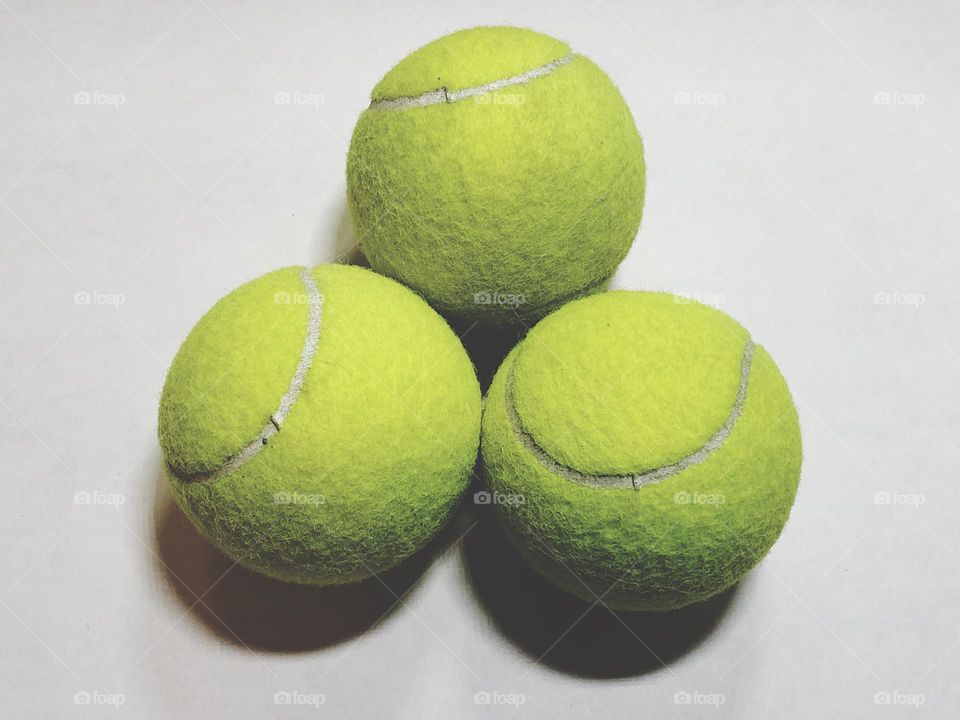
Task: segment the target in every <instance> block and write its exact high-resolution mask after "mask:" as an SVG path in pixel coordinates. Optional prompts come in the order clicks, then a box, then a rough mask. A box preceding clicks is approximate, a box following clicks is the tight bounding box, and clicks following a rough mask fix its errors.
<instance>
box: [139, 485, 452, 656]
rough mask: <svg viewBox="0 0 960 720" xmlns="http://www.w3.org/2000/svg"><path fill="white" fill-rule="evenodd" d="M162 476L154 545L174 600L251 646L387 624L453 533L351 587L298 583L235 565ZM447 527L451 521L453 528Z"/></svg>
mask: <svg viewBox="0 0 960 720" xmlns="http://www.w3.org/2000/svg"><path fill="white" fill-rule="evenodd" d="M166 483H167V479H166V477H165V476H164V474H163V470H162V468H161V469H159V471H158V473H157V484H158V488H157V493H156V498H157V499H156V507H155V513H156V514H155V518H156V519H155V543H156V547H155V550H156V554H157V556H158V558H159V564H160V566H161V571H162V572H163V574H164V575H165V576H166V579H167V581H168V582H169V584H170V587H171V588H172V589H173V591H174V594H175V596H176V597H177V599H178V600H179V601H180V602H181V603H182V604H183V605H184V606H185V607H186V608H188V609H189V610H190V612H191V613H192V614H193V615H194V617H196V618H197V619H198V620H199V621H200V622H201V623H202V624H203V625H204V626H205V627H206V628H207V629H208V630H210V631H211V632H213V633H214V634H216V635H217V636H218V637H220V638H221V639H223V640H225V641H227V642H230V643H233V644H236V645H240V646H243V647H247V648H249V649H253V650H259V651H265V652H278V653H293V652H305V651H310V650H316V649H321V648H324V647H330V646H333V645H336V644H337V643H341V642H344V641H346V640H349V639H351V638H353V637H356V636H357V635H360V634H361V633H364V632H366V631H367V630H369V629H370V628H372V627H374V626H376V625H377V624H379V623H381V622H383V621H385V620H386V619H387V618H388V617H390V616H391V615H392V614H393V613H394V612H395V611H396V610H397V609H398V607H400V605H401V603H400V602H399V601H398V599H397V598H402V599H406V597H405V596H406V595H407V593H408V592H411V591H412V590H414V589H415V586H416V585H417V584H418V582H419V580H420V578H421V576H422V575H423V573H424V572H425V570H426V569H427V567H428V566H429V565H430V562H431V560H432V558H433V557H434V556H435V555H437V554H439V553H441V552H443V549H444V548H445V547H446V546H447V545H449V544H450V543H451V542H452V541H453V539H454V537H455V536H452V535H451V534H450V533H451V532H453V531H452V530H451V531H446V530H445V531H444V532H441V533H440V535H438V536H437V537H436V538H434V540H433V541H431V543H430V544H428V545H427V547H425V548H424V549H423V550H421V551H420V552H418V553H416V554H415V555H413V556H412V557H410V558H408V559H407V560H405V561H404V562H403V563H401V564H400V565H398V566H397V567H395V568H393V569H391V570H388V571H386V572H383V573H380V575H379V578H376V577H374V578H369V579H367V580H364V581H363V582H359V583H353V584H348V585H336V586H328V587H317V586H309V585H296V584H291V583H284V582H281V581H278V580H273V579H271V578H268V577H265V576H263V575H259V574H258V573H255V572H252V571H250V570H247V569H245V568H243V567H241V566H240V565H236V564H235V563H234V562H233V561H232V560H230V559H229V558H227V557H226V556H225V555H223V554H222V553H221V552H220V551H219V550H217V549H216V548H215V547H213V546H212V545H211V544H210V543H208V542H207V541H206V540H205V539H204V538H203V537H202V536H201V535H200V534H199V533H198V532H197V530H196V529H195V528H194V527H193V525H192V524H191V522H190V520H189V519H188V518H187V517H186V515H184V513H183V512H182V511H181V510H180V508H179V507H178V506H177V505H176V503H175V502H174V501H173V498H172V496H171V494H170V492H169V490H168V489H167V487H166ZM448 527H449V526H448Z"/></svg>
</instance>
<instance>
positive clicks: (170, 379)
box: [159, 265, 480, 584]
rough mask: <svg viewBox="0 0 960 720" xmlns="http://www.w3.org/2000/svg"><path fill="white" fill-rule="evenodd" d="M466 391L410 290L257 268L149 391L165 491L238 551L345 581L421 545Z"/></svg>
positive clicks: (464, 411) (443, 338)
mask: <svg viewBox="0 0 960 720" xmlns="http://www.w3.org/2000/svg"><path fill="white" fill-rule="evenodd" d="M479 432H480V389H479V386H478V384H477V379H476V375H475V373H474V370H473V366H472V364H471V363H470V360H469V358H468V357H467V355H466V352H465V351H464V349H463V346H462V345H461V344H460V341H459V340H458V338H457V337H456V336H455V335H454V334H453V332H452V331H451V330H450V328H449V327H448V326H447V324H446V323H445V322H444V321H443V319H442V318H441V317H440V316H439V315H437V314H436V312H434V311H433V310H432V309H431V308H430V307H429V306H428V305H427V304H426V303H425V302H424V301H423V300H422V299H421V298H420V297H418V296H417V295H416V294H415V293H413V292H411V291H410V290H408V289H406V288H404V287H403V286H401V285H399V284H397V283H395V282H394V281H392V280H389V279H388V278H384V277H382V276H379V275H376V274H375V273H373V272H371V271H369V270H365V269H363V268H357V267H348V266H344V265H321V266H319V267H316V268H314V269H312V270H309V269H306V268H286V269H283V270H277V271H275V272H271V273H268V274H267V275H264V276H262V277H260V278H258V279H257V280H254V281H252V282H250V283H247V284H246V285H243V286H242V287H240V288H238V289H237V290H234V291H233V292H232V293H230V294H229V295H227V296H226V297H224V298H223V299H222V300H220V301H219V302H218V303H217V304H216V305H214V306H213V308H212V309H211V310H210V311H209V312H208V313H207V314H206V315H205V316H204V317H203V318H202V319H201V320H200V322H198V323H197V325H196V326H195V327H194V328H193V330H192V331H191V333H190V335H189V336H188V337H187V339H186V340H185V341H184V343H183V345H182V346H181V348H180V351H179V352H178V353H177V356H176V358H175V359H174V361H173V365H172V366H171V368H170V372H169V374H168V375H167V380H166V384H165V385H164V388H163V394H162V397H161V399H160V421H159V435H160V445H161V447H162V449H163V454H164V458H165V461H166V467H167V474H168V476H169V478H170V482H171V485H172V487H173V493H174V496H175V497H176V499H177V501H178V503H179V504H180V506H181V507H182V508H183V510H184V511H185V512H186V514H187V515H188V516H189V517H190V519H191V520H192V521H193V523H194V524H195V525H196V526H197V528H198V529H199V530H200V532H201V533H202V534H203V535H205V536H206V537H207V538H208V539H209V540H210V541H211V542H213V543H214V544H215V545H216V546H217V547H219V548H220V549H221V550H222V551H223V552H224V553H226V554H227V555H229V556H230V557H231V558H233V559H235V560H237V561H239V562H240V563H241V564H243V565H245V566H247V567H249V568H251V569H254V570H257V571H260V572H262V573H264V574H266V575H269V576H271V577H274V578H278V579H281V580H287V581H291V582H299V583H315V584H333V583H345V582H351V581H355V580H360V579H362V578H366V577H369V576H371V575H373V574H375V573H379V572H380V571H382V570H385V569H387V568H390V567H391V566H393V565H396V564H397V563H398V562H400V561H401V560H403V559H404V558H406V557H407V556H409V555H411V554H412V553H413V552H414V551H416V550H417V549H419V548H421V547H422V546H423V545H424V544H425V543H426V542H427V541H428V540H429V539H430V538H431V537H432V536H433V535H434V534H435V533H436V532H437V530H438V529H439V528H440V527H441V526H442V525H443V524H444V522H445V521H446V520H447V518H448V517H449V515H450V514H451V512H452V510H453V508H454V506H455V505H456V503H457V501H458V499H459V498H460V496H461V494H462V493H463V491H464V490H465V489H466V487H467V485H468V482H469V476H470V472H471V470H472V469H473V466H474V462H475V460H476V454H477V445H478V443H479Z"/></svg>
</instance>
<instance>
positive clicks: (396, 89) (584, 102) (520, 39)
mask: <svg viewBox="0 0 960 720" xmlns="http://www.w3.org/2000/svg"><path fill="white" fill-rule="evenodd" d="M347 194H348V199H349V207H350V212H351V216H352V218H353V224H354V227H355V229H356V233H357V236H358V240H359V244H360V247H361V249H362V250H363V252H364V254H365V255H366V257H367V258H368V260H369V261H370V264H371V266H372V267H373V268H374V269H375V270H377V271H379V272H381V273H384V274H385V275H389V276H391V277H394V278H397V279H399V280H401V281H402V282H404V283H406V284H407V285H409V286H410V287H412V288H413V289H415V290H417V291H418V292H420V293H421V294H422V295H423V296H424V297H425V298H426V299H427V300H428V301H429V302H430V303H432V304H433V305H434V306H435V307H436V308H438V309H439V310H440V311H441V312H443V313H445V314H447V315H450V316H453V317H455V318H458V319H463V320H471V321H480V322H483V323H484V324H490V325H518V324H527V323H530V322H532V321H533V320H535V319H538V318H539V317H541V316H542V315H544V314H545V313H546V312H548V311H549V310H550V309H551V308H554V307H556V306H558V305H560V304H562V303H563V302H566V301H567V300H570V299H571V298H573V297H575V296H578V295H581V294H584V293H588V292H591V291H593V290H595V289H597V288H598V287H600V286H601V285H602V284H603V283H604V282H605V281H606V280H607V279H609V277H610V276H611V275H612V274H613V272H614V270H615V269H616V267H617V265H618V264H619V263H620V261H621V260H622V259H623V258H624V256H625V255H626V253H627V250H628V249H629V248H630V245H631V243H632V242H633V239H634V236H635V235H636V234H637V229H638V227H639V225H640V216H641V214H642V211H643V197H644V159H643V142H642V141H641V139H640V135H639V134H638V133H637V128H636V126H635V125H634V121H633V117H632V116H631V115H630V110H629V109H628V108H627V105H626V103H625V102H624V100H623V97H621V95H620V92H619V91H618V90H617V88H616V87H615V86H614V84H613V83H612V82H611V81H610V79H609V78H608V77H607V76H606V75H605V74H604V72H603V71H602V70H600V68H598V67H597V66H596V65H594V64H593V63H592V62H591V61H590V60H589V59H587V58H586V57H584V56H583V55H578V54H575V53H573V52H572V51H571V49H570V47H569V46H568V45H567V44H566V43H563V42H561V41H559V40H556V39H554V38H551V37H547V36H546V35H541V34H540V33H536V32H533V31H531V30H522V29H518V28H512V27H478V28H474V29H471V30H463V31H460V32H456V33H453V34H452V35H447V36H445V37H442V38H440V39H439V40H435V41H433V42H431V43H429V44H428V45H425V46H424V47H422V48H420V49H419V50H417V51H416V52H414V53H413V54H411V55H409V56H407V57H406V58H404V59H403V60H402V61H400V63H398V64H397V65H396V66H395V67H394V68H393V69H392V70H390V72H388V73H387V74H386V76H384V78H383V79H382V80H381V81H380V82H379V83H378V84H377V85H376V87H374V89H373V92H372V93H371V103H370V106H369V108H368V109H367V110H365V111H364V112H363V113H362V114H361V115H360V118H359V120H358V122H357V125H356V128H355V130H354V133H353V139H352V142H351V145H350V153H349V156H348V159H347Z"/></svg>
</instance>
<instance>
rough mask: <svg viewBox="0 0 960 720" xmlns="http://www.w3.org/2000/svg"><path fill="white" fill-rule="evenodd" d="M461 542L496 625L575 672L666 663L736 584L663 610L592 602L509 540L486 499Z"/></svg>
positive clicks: (698, 634) (539, 658)
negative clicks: (550, 576) (534, 565)
mask: <svg viewBox="0 0 960 720" xmlns="http://www.w3.org/2000/svg"><path fill="white" fill-rule="evenodd" d="M477 514H478V516H479V517H480V521H479V523H478V524H477V526H476V527H475V528H474V529H473V531H472V532H471V533H470V534H469V535H467V537H466V539H465V541H464V543H463V557H464V564H465V567H466V572H467V576H468V579H469V581H470V585H471V587H472V590H473V593H474V596H475V598H476V600H477V602H478V604H479V605H480V606H481V607H482V608H483V609H484V610H486V611H487V612H488V613H489V615H490V617H491V619H492V620H493V623H494V625H495V626H496V628H497V629H498V630H499V631H500V632H501V633H503V635H505V636H506V637H507V638H508V639H509V640H511V641H512V642H513V643H514V644H516V645H517V646H518V647H519V648H520V649H522V650H523V651H524V652H525V653H526V654H527V655H529V656H530V657H531V659H532V660H533V661H536V662H539V663H542V664H543V665H545V666H547V667H550V668H553V669H555V670H557V671H560V672H564V673H567V674H570V675H576V676H580V677H588V678H618V677H629V676H633V675H642V674H645V673H649V672H655V671H657V670H661V669H663V668H665V667H667V666H668V665H669V664H670V663H672V662H674V661H675V660H677V659H678V658H680V657H682V656H683V655H685V654H686V653H688V652H690V651H691V650H693V649H694V648H695V647H696V646H697V645H699V644H700V643H701V642H702V641H703V640H704V638H705V637H706V636H707V635H708V634H709V633H710V632H711V631H712V630H713V629H714V628H715V627H716V626H717V625H718V623H719V622H720V620H721V618H722V617H723V615H724V613H725V612H726V610H727V609H728V607H729V606H730V603H731V600H732V599H733V596H734V595H735V593H736V588H733V589H731V590H728V591H726V592H724V593H721V594H720V595H718V596H717V597H715V598H712V599H711V600H709V601H707V602H704V603H700V604H698V605H692V606H689V607H686V608H682V609H680V610H674V611H671V612H661V613H653V612H649V613H643V612H622V611H611V610H609V609H607V608H606V607H605V606H603V605H602V604H599V603H598V604H596V605H595V606H593V607H592V608H591V603H587V602H584V601H583V600H581V599H579V598H576V597H574V596H572V595H569V594H568V593H565V592H562V591H561V590H559V589H557V588H556V587H554V585H553V584H552V583H550V582H549V581H548V580H546V579H545V578H543V577H541V576H540V575H539V574H537V573H536V572H535V571H534V570H533V569H531V568H530V567H529V566H528V565H527V564H526V563H525V562H524V560H523V559H522V558H521V557H520V556H519V555H518V554H517V552H516V550H515V549H514V548H513V546H511V545H510V543H509V541H508V540H507V538H506V536H505V535H504V534H503V531H502V530H501V529H500V527H499V525H498V523H497V520H496V518H495V517H494V516H493V513H492V511H491V510H490V509H489V508H488V507H482V508H477Z"/></svg>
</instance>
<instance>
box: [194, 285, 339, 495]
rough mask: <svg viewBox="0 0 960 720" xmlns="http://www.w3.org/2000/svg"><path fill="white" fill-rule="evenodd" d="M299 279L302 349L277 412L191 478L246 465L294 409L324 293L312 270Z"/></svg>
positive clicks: (313, 346) (313, 344) (314, 339)
mask: <svg viewBox="0 0 960 720" xmlns="http://www.w3.org/2000/svg"><path fill="white" fill-rule="evenodd" d="M300 281H301V282H302V283H303V287H304V289H305V290H306V299H307V336H306V338H305V339H304V341H303V348H302V349H301V351H300V360H299V361H298V362H297V368H296V370H294V373H293V377H292V378H290V386H289V387H288V388H287V391H286V392H285V393H284V394H283V397H281V398H280V404H279V405H278V406H277V409H276V411H274V413H273V414H272V415H271V416H270V418H269V420H267V422H266V423H265V424H264V426H263V427H262V428H261V429H260V433H259V434H258V435H257V437H256V438H254V439H253V440H252V441H250V442H249V443H248V444H247V445H245V446H244V447H243V449H241V450H240V452H238V453H237V454H236V455H234V456H232V457H231V458H229V459H228V460H227V461H226V462H225V463H224V464H223V465H221V466H220V467H219V468H217V469H216V470H214V471H212V472H209V473H197V474H193V475H190V476H189V478H190V479H191V480H215V479H216V478H219V477H223V476H224V475H229V474H230V473H232V472H235V471H236V470H238V469H239V468H241V467H243V466H244V465H246V464H247V463H248V462H250V461H251V460H252V459H253V458H254V457H256V456H257V455H258V454H259V453H260V451H261V450H263V448H264V447H266V445H267V442H268V441H269V440H270V438H272V437H273V436H274V435H276V434H277V433H278V432H280V428H281V426H282V425H283V421H284V420H286V419H287V415H289V414H290V411H291V410H292V409H293V406H294V405H295V404H296V402H297V399H298V398H299V397H300V392H301V391H302V390H303V383H304V380H305V379H306V377H307V373H308V372H309V370H310V366H311V365H312V364H313V357H314V355H316V353H317V345H318V344H319V342H320V324H321V320H322V318H323V295H321V294H320V288H318V287H317V281H316V280H315V279H314V277H313V273H311V272H310V270H309V269H308V268H301V269H300Z"/></svg>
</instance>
